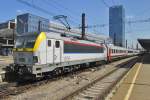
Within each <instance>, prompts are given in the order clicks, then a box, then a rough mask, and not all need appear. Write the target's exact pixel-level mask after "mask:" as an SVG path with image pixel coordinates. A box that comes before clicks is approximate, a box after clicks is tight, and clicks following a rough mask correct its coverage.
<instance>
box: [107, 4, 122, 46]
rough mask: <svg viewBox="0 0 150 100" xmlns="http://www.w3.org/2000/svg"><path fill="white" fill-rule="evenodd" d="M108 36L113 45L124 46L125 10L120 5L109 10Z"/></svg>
mask: <svg viewBox="0 0 150 100" xmlns="http://www.w3.org/2000/svg"><path fill="white" fill-rule="evenodd" d="M109 36H110V38H112V40H113V43H114V45H117V46H122V47H124V46H125V10H124V8H123V6H121V5H119V6H113V7H110V8H109Z"/></svg>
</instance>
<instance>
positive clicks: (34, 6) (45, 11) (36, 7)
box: [17, 0, 56, 17]
mask: <svg viewBox="0 0 150 100" xmlns="http://www.w3.org/2000/svg"><path fill="white" fill-rule="evenodd" d="M17 1H18V2H20V3H23V4H25V5H27V6H29V7H32V8H34V9H36V10H39V11H41V12H43V13H46V14H48V15H50V16H51V17H52V16H54V15H56V14H55V13H54V12H50V11H48V10H45V9H43V8H41V7H39V6H37V5H35V4H33V3H32V4H31V3H29V2H27V1H25V0H17Z"/></svg>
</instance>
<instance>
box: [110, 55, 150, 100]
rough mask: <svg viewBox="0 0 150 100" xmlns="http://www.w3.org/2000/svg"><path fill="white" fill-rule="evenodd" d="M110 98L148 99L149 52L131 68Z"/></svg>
mask: <svg viewBox="0 0 150 100" xmlns="http://www.w3.org/2000/svg"><path fill="white" fill-rule="evenodd" d="M112 100H150V54H146V55H144V56H143V59H142V60H141V61H140V62H138V63H137V64H136V65H135V66H134V67H133V68H132V70H131V71H130V73H129V74H128V75H127V77H126V78H125V80H124V81H123V82H122V84H121V85H120V87H119V88H118V89H117V91H116V93H115V94H114V96H113V97H112Z"/></svg>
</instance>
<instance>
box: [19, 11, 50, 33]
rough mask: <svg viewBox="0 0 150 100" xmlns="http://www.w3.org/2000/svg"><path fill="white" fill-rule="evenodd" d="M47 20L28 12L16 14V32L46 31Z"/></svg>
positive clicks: (47, 26)
mask: <svg viewBox="0 0 150 100" xmlns="http://www.w3.org/2000/svg"><path fill="white" fill-rule="evenodd" d="M48 29H49V20H48V19H46V18H42V17H40V16H36V15H33V14H30V13H26V14H22V15H18V16H17V32H18V34H22V33H29V32H39V31H48Z"/></svg>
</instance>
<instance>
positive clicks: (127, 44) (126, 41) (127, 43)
mask: <svg viewBox="0 0 150 100" xmlns="http://www.w3.org/2000/svg"><path fill="white" fill-rule="evenodd" d="M127 47H128V41H127V40H126V48H127Z"/></svg>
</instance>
